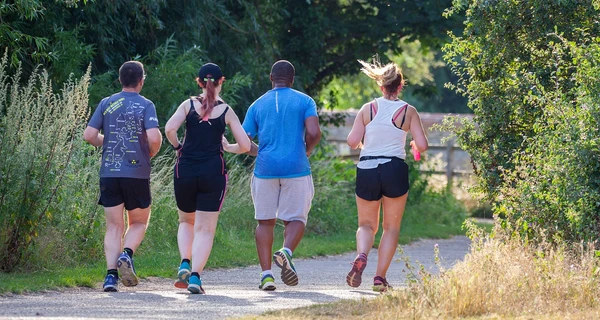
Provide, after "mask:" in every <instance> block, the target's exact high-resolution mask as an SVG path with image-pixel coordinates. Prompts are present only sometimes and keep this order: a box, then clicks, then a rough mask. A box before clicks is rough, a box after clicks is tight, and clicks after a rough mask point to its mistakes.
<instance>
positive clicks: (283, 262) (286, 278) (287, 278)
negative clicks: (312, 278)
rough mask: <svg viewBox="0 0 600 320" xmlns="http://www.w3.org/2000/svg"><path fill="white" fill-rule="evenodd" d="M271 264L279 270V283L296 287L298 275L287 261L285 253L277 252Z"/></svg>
mask: <svg viewBox="0 0 600 320" xmlns="http://www.w3.org/2000/svg"><path fill="white" fill-rule="evenodd" d="M273 262H275V264H276V265H277V266H278V267H280V268H281V281H283V283H285V284H286V285H288V286H295V285H298V274H297V273H296V271H294V269H292V266H291V265H290V262H289V261H288V259H287V257H286V255H285V253H283V252H280V251H277V252H275V254H274V255H273Z"/></svg>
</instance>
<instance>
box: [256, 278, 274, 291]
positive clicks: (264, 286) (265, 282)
mask: <svg viewBox="0 0 600 320" xmlns="http://www.w3.org/2000/svg"><path fill="white" fill-rule="evenodd" d="M258 288H259V289H261V290H265V291H273V290H275V278H273V275H272V274H265V275H264V276H263V277H262V279H261V280H260V285H259V286H258Z"/></svg>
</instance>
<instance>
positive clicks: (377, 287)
mask: <svg viewBox="0 0 600 320" xmlns="http://www.w3.org/2000/svg"><path fill="white" fill-rule="evenodd" d="M389 289H393V288H392V286H390V284H389V283H388V282H387V279H386V278H383V277H380V276H376V277H375V278H374V279H373V291H375V292H386V291H388V290H389Z"/></svg>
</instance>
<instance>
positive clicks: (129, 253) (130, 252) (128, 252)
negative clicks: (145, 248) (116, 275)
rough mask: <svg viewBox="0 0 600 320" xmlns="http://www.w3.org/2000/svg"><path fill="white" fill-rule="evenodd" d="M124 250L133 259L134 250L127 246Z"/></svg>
mask: <svg viewBox="0 0 600 320" xmlns="http://www.w3.org/2000/svg"><path fill="white" fill-rule="evenodd" d="M123 251H125V252H127V255H128V256H129V257H130V258H132V259H133V250H131V249H130V248H125V249H123Z"/></svg>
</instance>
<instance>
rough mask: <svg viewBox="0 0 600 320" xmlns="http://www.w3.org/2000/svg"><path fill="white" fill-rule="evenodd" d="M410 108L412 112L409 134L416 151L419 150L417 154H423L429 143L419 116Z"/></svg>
mask: <svg viewBox="0 0 600 320" xmlns="http://www.w3.org/2000/svg"><path fill="white" fill-rule="evenodd" d="M410 108H411V111H412V112H411V113H412V114H411V118H410V134H411V135H412V138H413V141H414V144H415V146H416V148H417V150H419V152H425V151H426V150H427V149H428V148H429V141H428V140H427V137H426V136H425V130H424V129H423V123H422V122H421V116H420V115H419V113H418V112H417V110H416V109H415V108H414V107H413V106H411V107H410Z"/></svg>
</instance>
